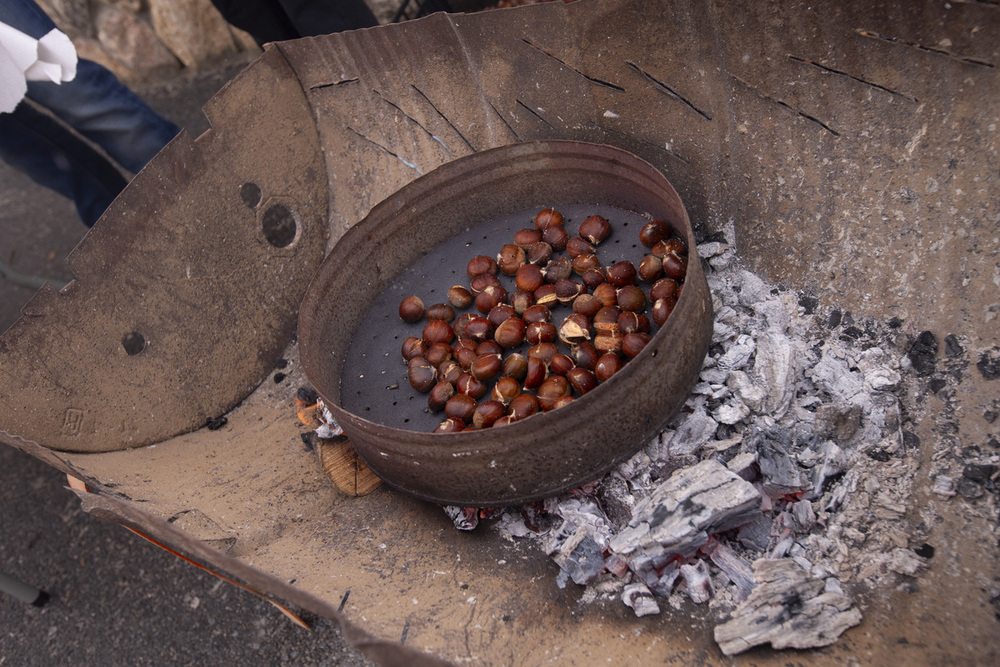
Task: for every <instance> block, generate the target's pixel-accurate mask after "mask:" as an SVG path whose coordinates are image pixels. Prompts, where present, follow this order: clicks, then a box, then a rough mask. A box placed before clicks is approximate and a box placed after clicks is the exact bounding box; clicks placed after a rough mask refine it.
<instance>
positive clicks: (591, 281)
mask: <svg viewBox="0 0 1000 667" xmlns="http://www.w3.org/2000/svg"><path fill="white" fill-rule="evenodd" d="M607 279H608V276H607V274H605V273H604V269H603V268H598V269H587V270H586V271H584V272H583V274H581V275H580V280H582V281H583V284H584V285H586V286H587V287H588V288H590V289H594V288H595V287H597V286H598V285H601V284H603V283H605V282H606V281H607Z"/></svg>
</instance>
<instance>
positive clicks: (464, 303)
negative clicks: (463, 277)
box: [448, 285, 472, 308]
mask: <svg viewBox="0 0 1000 667" xmlns="http://www.w3.org/2000/svg"><path fill="white" fill-rule="evenodd" d="M448 303H450V304H451V305H452V306H454V307H455V308H468V307H469V306H471V305H472V292H470V291H469V290H467V289H465V288H464V287H462V286H461V285H452V286H451V287H449V288H448Z"/></svg>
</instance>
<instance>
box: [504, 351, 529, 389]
mask: <svg viewBox="0 0 1000 667" xmlns="http://www.w3.org/2000/svg"><path fill="white" fill-rule="evenodd" d="M527 373H528V358H527V357H525V356H524V355H523V354H521V353H520V352H515V353H513V354H509V355H507V357H505V358H504V360H503V365H502V366H501V367H500V375H501V376H502V377H506V378H512V379H514V380H517V381H518V382H520V381H522V380H524V376H525V375H527Z"/></svg>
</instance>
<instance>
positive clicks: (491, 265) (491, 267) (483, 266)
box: [465, 255, 497, 278]
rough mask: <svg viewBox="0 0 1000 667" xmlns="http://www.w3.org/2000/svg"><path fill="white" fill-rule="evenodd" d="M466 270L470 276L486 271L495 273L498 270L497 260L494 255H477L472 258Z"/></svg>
mask: <svg viewBox="0 0 1000 667" xmlns="http://www.w3.org/2000/svg"><path fill="white" fill-rule="evenodd" d="M465 272H466V274H467V275H468V276H469V278H475V277H476V276H479V275H482V274H484V273H491V274H494V275H495V274H496V272H497V262H496V260H495V259H493V258H492V257H488V256H486V255H477V256H475V257H473V258H472V259H470V260H469V263H468V264H466V266H465Z"/></svg>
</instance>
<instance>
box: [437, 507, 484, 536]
mask: <svg viewBox="0 0 1000 667" xmlns="http://www.w3.org/2000/svg"><path fill="white" fill-rule="evenodd" d="M441 509H443V510H444V513H445V514H446V515H448V518H449V519H451V521H452V523H454V524H455V528H457V529H458V530H475V528H476V526H478V525H479V509H478V508H475V507H458V506H455V505H443V506H442V507H441Z"/></svg>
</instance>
